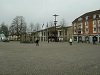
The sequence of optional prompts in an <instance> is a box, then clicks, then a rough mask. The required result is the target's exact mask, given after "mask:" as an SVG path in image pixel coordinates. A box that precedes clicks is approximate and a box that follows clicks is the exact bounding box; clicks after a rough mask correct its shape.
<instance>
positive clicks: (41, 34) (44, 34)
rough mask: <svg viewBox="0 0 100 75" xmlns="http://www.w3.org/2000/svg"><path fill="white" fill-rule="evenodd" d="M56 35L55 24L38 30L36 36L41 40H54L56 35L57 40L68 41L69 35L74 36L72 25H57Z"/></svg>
mask: <svg viewBox="0 0 100 75" xmlns="http://www.w3.org/2000/svg"><path fill="white" fill-rule="evenodd" d="M56 31H57V32H56V36H55V26H52V27H48V28H46V29H43V30H40V31H37V32H36V35H35V38H38V39H39V40H40V41H48V40H49V41H52V42H53V41H54V40H55V37H56V38H57V41H68V38H69V37H72V26H68V27H62V26H61V25H59V26H56Z"/></svg>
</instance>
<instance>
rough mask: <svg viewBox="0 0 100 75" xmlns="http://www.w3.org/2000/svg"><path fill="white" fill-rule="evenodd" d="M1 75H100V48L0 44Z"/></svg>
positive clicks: (98, 46)
mask: <svg viewBox="0 0 100 75" xmlns="http://www.w3.org/2000/svg"><path fill="white" fill-rule="evenodd" d="M0 75H100V44H97V45H93V44H92V43H90V44H88V43H73V45H72V46H71V45H69V43H68V42H64V43H63V42H52V43H51V42H50V43H47V42H40V45H39V46H36V45H35V44H33V43H31V44H27V43H19V42H0Z"/></svg>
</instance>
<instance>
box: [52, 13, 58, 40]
mask: <svg viewBox="0 0 100 75" xmlns="http://www.w3.org/2000/svg"><path fill="white" fill-rule="evenodd" d="M53 16H54V17H55V21H54V24H55V33H54V37H55V42H56V41H57V38H56V35H57V32H56V24H57V22H58V21H56V17H57V16H59V15H56V14H55V15H53Z"/></svg>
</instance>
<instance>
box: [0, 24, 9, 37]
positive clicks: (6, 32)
mask: <svg viewBox="0 0 100 75" xmlns="http://www.w3.org/2000/svg"><path fill="white" fill-rule="evenodd" d="M0 34H4V35H5V36H6V37H8V36H9V30H8V27H7V25H5V23H2V24H1V27H0Z"/></svg>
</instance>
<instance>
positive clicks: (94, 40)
mask: <svg viewBox="0 0 100 75" xmlns="http://www.w3.org/2000/svg"><path fill="white" fill-rule="evenodd" d="M93 44H96V36H94V37H93Z"/></svg>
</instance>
